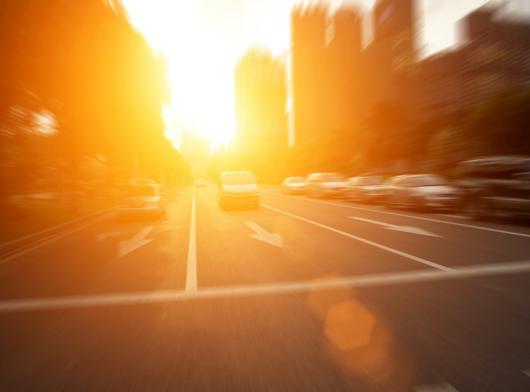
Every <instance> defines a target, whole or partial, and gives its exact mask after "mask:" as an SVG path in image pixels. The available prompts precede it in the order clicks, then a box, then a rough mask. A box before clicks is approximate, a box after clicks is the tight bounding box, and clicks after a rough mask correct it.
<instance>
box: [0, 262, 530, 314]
mask: <svg viewBox="0 0 530 392" xmlns="http://www.w3.org/2000/svg"><path fill="white" fill-rule="evenodd" d="M526 272H528V273H530V261H522V262H512V263H497V264H487V265H478V266H470V267H460V268H456V269H454V270H452V271H440V270H415V271H407V272H396V273H389V274H371V275H360V276H350V277H344V278H334V279H323V280H312V281H311V280H308V281H295V282H283V283H270V284H260V285H253V286H225V287H217V288H206V289H200V290H196V291H187V290H185V291H182V290H167V291H148V292H136V293H118V294H100V295H84V296H73V297H55V298H33V299H13V300H6V301H0V313H8V312H22V311H36V310H52V309H54V310H55V309H72V308H73V309H76V308H88V307H101V306H118V305H142V304H153V303H155V304H156V303H163V302H178V301H187V300H196V299H215V298H240V297H248V296H263V295H280V294H296V293H305V292H307V291H310V290H333V289H339V288H344V287H352V288H359V287H376V286H388V285H396V284H411V283H422V282H431V281H446V280H458V279H465V278H477V277H484V276H497V275H509V274H518V273H526Z"/></svg>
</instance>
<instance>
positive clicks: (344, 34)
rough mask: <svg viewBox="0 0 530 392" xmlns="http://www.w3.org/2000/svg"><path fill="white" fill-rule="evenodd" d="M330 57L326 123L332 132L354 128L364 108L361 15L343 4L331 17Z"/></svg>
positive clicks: (328, 55) (328, 54) (349, 130)
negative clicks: (343, 6)
mask: <svg viewBox="0 0 530 392" xmlns="http://www.w3.org/2000/svg"><path fill="white" fill-rule="evenodd" d="M330 27H331V29H330V30H331V32H332V34H330V36H331V37H330V40H329V42H328V50H327V58H328V69H327V74H328V76H329V78H328V81H327V87H328V88H327V97H326V103H327V110H326V112H327V126H328V129H329V131H331V132H351V130H352V129H354V128H355V127H356V126H357V124H358V123H359V118H360V115H361V112H362V110H363V108H364V104H363V102H364V100H363V97H362V95H363V91H362V86H361V80H362V69H361V54H362V53H361V50H362V15H361V13H360V12H359V10H357V9H355V8H341V9H339V10H338V11H337V12H336V13H335V14H334V15H332V16H331V18H330Z"/></svg>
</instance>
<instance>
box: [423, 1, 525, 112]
mask: <svg viewBox="0 0 530 392" xmlns="http://www.w3.org/2000/svg"><path fill="white" fill-rule="evenodd" d="M459 28H460V33H461V39H462V42H461V44H460V45H459V46H458V47H456V48H454V49H450V50H447V51H444V52H441V53H437V54H435V55H433V56H431V57H428V58H426V59H424V60H423V61H421V63H420V64H419V69H420V73H419V77H418V78H419V83H418V85H419V86H421V88H420V90H419V100H418V102H419V103H420V107H419V109H420V110H419V112H421V113H422V114H423V115H424V116H426V117H440V116H447V115H451V114H454V113H459V112H464V111H466V110H468V109H470V108H471V107H473V106H475V105H477V104H478V103H480V102H482V101H483V100H484V99H485V98H487V97H488V96H490V95H492V94H493V93H495V92H497V91H499V90H501V89H503V88H506V87H510V86H530V23H529V22H528V21H524V20H520V19H519V20H516V19H513V18H510V17H508V16H507V15H503V13H502V6H493V5H488V6H484V7H482V8H479V9H477V10H476V11H474V12H472V13H470V14H469V15H467V16H466V17H464V18H463V19H462V20H461V21H460V22H459Z"/></svg>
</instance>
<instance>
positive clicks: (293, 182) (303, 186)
mask: <svg viewBox="0 0 530 392" xmlns="http://www.w3.org/2000/svg"><path fill="white" fill-rule="evenodd" d="M306 190H307V183H306V181H305V179H304V177H287V178H286V179H285V180H284V181H283V183H282V192H283V193H286V194H289V195H294V194H301V193H305V191H306Z"/></svg>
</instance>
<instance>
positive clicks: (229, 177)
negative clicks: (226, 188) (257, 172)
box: [222, 172, 256, 185]
mask: <svg viewBox="0 0 530 392" xmlns="http://www.w3.org/2000/svg"><path fill="white" fill-rule="evenodd" d="M222 182H223V184H224V185H250V184H255V183H256V179H255V178H254V175H252V173H250V172H234V173H224V174H223V176H222Z"/></svg>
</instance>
